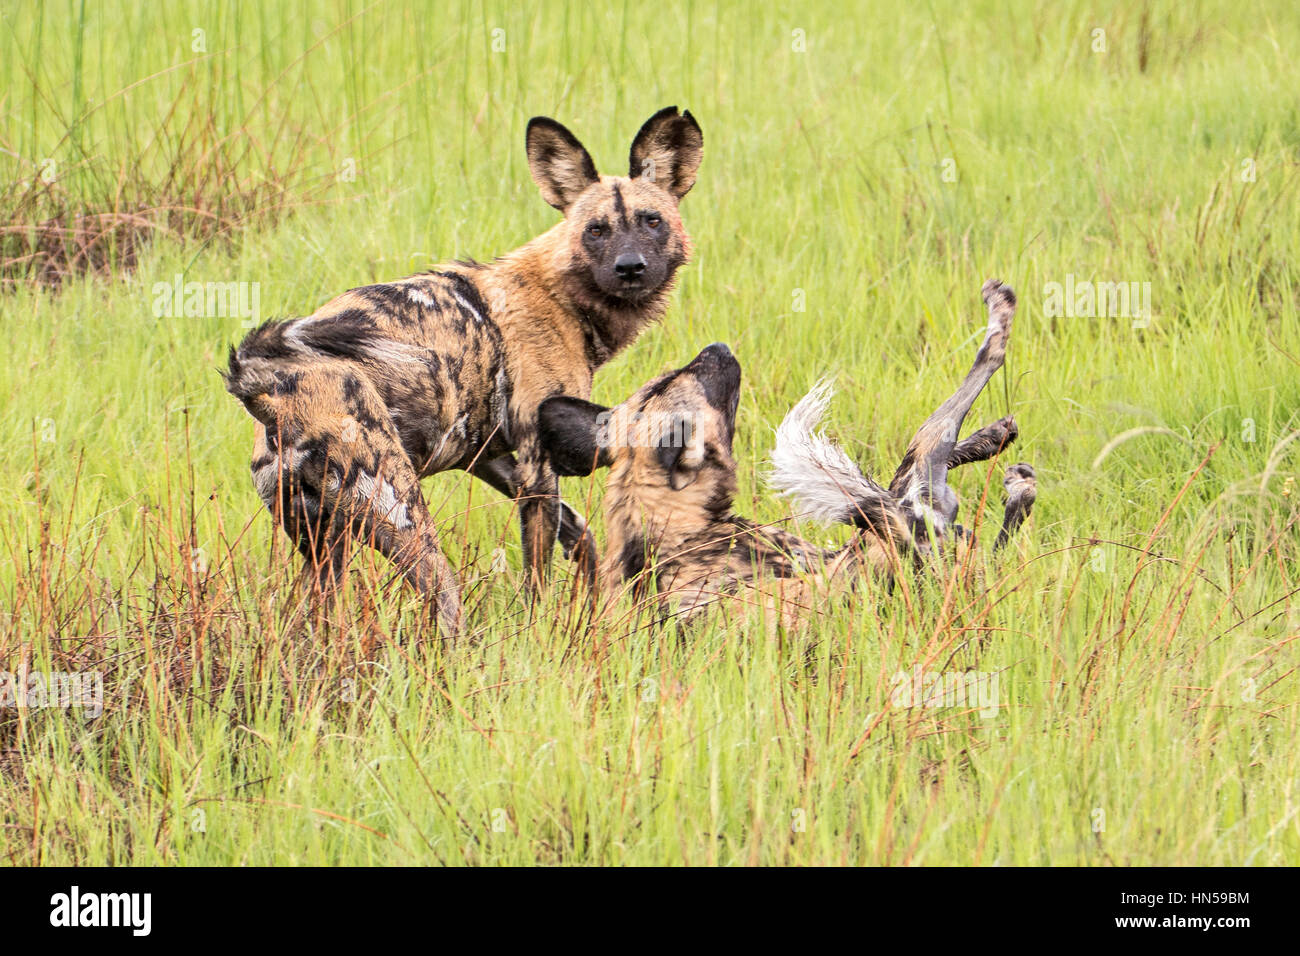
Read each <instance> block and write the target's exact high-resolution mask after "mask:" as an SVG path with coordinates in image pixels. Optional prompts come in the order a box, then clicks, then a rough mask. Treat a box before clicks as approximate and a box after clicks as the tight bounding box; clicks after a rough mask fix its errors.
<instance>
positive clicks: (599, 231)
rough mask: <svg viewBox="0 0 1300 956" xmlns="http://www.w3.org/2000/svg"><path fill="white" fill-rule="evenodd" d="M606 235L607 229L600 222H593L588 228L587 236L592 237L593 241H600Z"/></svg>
mask: <svg viewBox="0 0 1300 956" xmlns="http://www.w3.org/2000/svg"><path fill="white" fill-rule="evenodd" d="M604 234H605V227H604V226H602V225H601V224H600V223H598V222H593V223H592V224H591V225H590V226H588V227H587V235H589V236H591V238H593V239H599V238H600V237H601V236H603V235H604Z"/></svg>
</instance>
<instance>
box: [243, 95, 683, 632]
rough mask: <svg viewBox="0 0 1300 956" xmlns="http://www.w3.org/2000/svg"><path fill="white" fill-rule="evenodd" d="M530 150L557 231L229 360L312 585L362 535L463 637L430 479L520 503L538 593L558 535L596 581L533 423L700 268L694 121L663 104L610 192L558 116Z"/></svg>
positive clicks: (281, 334)
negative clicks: (454, 473)
mask: <svg viewBox="0 0 1300 956" xmlns="http://www.w3.org/2000/svg"><path fill="white" fill-rule="evenodd" d="M526 145H527V153H528V165H529V169H530V170H531V172H532V176H533V179H534V181H535V182H536V183H537V186H538V187H539V189H540V190H541V193H542V198H543V199H545V200H546V201H547V202H548V203H550V204H551V205H552V206H554V207H555V208H556V209H558V210H560V212H562V213H563V214H564V219H563V220H562V221H561V222H559V223H558V224H556V225H555V226H554V227H552V228H551V229H549V230H548V231H547V232H545V233H543V234H542V235H541V236H539V237H537V238H536V239H534V240H532V241H531V242H529V243H528V244H526V245H524V246H522V247H520V248H518V249H516V250H515V251H514V252H511V253H508V254H507V255H505V256H502V257H501V258H498V259H496V260H495V261H493V262H490V263H476V262H454V263H450V264H448V265H444V266H442V267H440V268H438V269H436V270H434V271H433V272H430V273H425V274H422V275H416V276H412V277H410V278H407V279H401V280H399V281H396V282H389V283H384V284H380V285H371V286H364V287H362V288H358V289H353V290H351V291H350V292H347V293H344V294H343V295H341V296H339V297H338V298H336V299H334V300H332V301H330V302H328V303H327V304H325V305H324V306H322V307H321V308H320V309H318V310H317V311H316V312H315V313H313V314H312V315H310V316H308V317H306V318H297V319H288V320H282V321H273V322H268V323H266V324H265V325H263V326H261V327H260V328H258V329H256V330H254V331H253V332H251V333H249V334H248V336H247V337H246V338H245V339H244V341H243V342H242V343H241V344H240V346H239V347H238V349H233V348H232V349H231V353H230V368H229V370H228V371H227V372H226V376H225V378H226V386H227V388H228V389H229V390H230V392H231V393H232V394H234V395H235V396H236V397H237V398H238V399H239V400H240V401H242V402H243V403H244V406H245V407H246V408H247V409H248V411H249V412H250V413H251V414H252V416H253V417H254V418H255V419H257V422H258V424H257V429H256V439H255V446H254V452H253V462H252V471H253V479H254V482H255V484H256V486H257V490H258V493H259V494H260V495H261V497H262V500H263V501H264V502H265V503H266V506H267V508H269V509H270V510H271V511H272V512H273V513H275V514H277V515H279V519H280V521H281V523H282V524H283V526H284V528H285V530H286V531H287V532H288V533H289V535H290V537H291V538H292V539H293V540H294V542H295V544H296V545H297V547H298V549H299V550H300V551H301V552H302V554H303V555H304V556H305V557H306V558H307V559H308V561H309V562H310V564H309V567H310V568H311V569H312V570H313V572H314V573H313V575H312V578H313V583H314V584H315V585H318V586H320V587H321V589H322V590H324V591H326V592H328V591H330V590H332V589H333V588H334V586H335V585H336V584H337V583H338V580H339V578H340V576H341V573H342V569H343V563H344V556H345V554H346V550H347V547H348V541H349V537H351V538H355V539H357V540H360V541H363V542H365V543H367V544H370V545H371V546H373V547H375V548H376V549H377V550H379V551H380V552H381V553H383V554H384V555H385V556H387V557H388V558H390V559H391V560H393V561H394V562H396V563H397V564H398V566H399V567H400V568H401V569H402V570H403V571H404V573H405V574H406V577H407V578H408V580H410V581H411V582H412V583H413V584H414V585H415V586H416V587H417V588H418V589H419V590H420V591H421V592H423V593H425V594H428V595H430V596H431V597H433V598H434V600H435V602H436V607H437V614H438V621H439V623H440V625H441V626H443V627H444V628H446V629H447V630H448V631H449V632H451V633H455V632H456V631H458V630H459V628H460V624H461V620H460V619H461V601H460V593H459V589H458V587H457V583H456V577H455V575H454V573H453V572H452V570H451V567H450V565H449V564H448V562H447V560H446V558H445V557H444V556H443V554H442V551H441V548H440V547H439V543H438V538H437V535H436V533H435V530H434V524H433V518H432V516H431V515H430V513H429V511H428V508H427V507H426V506H425V502H424V499H423V498H422V497H421V494H420V485H419V481H420V479H421V478H422V477H424V476H426V475H431V474H434V473H435V472H440V471H447V470H450V469H463V470H466V471H469V472H470V473H471V474H473V475H476V476H477V477H479V478H482V479H483V480H484V481H486V482H487V483H488V484H490V485H491V486H492V487H493V488H496V489H497V490H498V491H500V492H502V493H503V494H506V495H509V496H511V497H513V498H515V499H516V501H517V502H518V504H519V510H520V520H521V523H522V526H523V531H522V537H523V547H524V558H525V564H526V566H527V569H528V576H529V583H530V586H533V585H536V584H539V583H541V581H542V580H543V579H544V577H545V572H546V569H547V567H548V563H549V560H550V555H551V551H552V549H553V547H554V544H555V539H556V536H557V532H558V536H559V538H560V540H561V543H562V544H563V545H564V549H565V552H566V554H571V555H573V556H574V557H575V558H576V559H577V560H578V561H579V562H580V564H581V566H582V568H583V570H584V572H585V573H587V574H588V575H590V574H591V573H592V572H593V571H594V562H595V554H594V545H593V544H592V542H591V536H590V534H589V533H588V532H587V530H586V525H585V523H584V521H583V520H582V518H581V517H580V516H578V515H577V514H576V513H574V512H573V511H572V510H571V509H569V508H568V507H567V506H565V505H563V503H561V502H560V500H559V497H558V496H559V483H558V480H557V478H556V475H555V473H554V472H553V471H552V470H551V468H550V466H549V465H548V463H547V460H546V456H545V455H544V453H543V450H542V448H541V446H540V445H539V443H538V438H537V407H538V405H539V404H540V403H541V402H542V400H543V399H545V398H547V397H548V396H551V395H558V394H562V393H563V394H571V395H588V394H590V392H591V380H592V375H593V373H594V372H595V371H596V369H598V368H599V367H600V366H602V365H603V364H605V363H606V362H607V361H609V359H610V358H611V357H612V356H613V355H615V354H616V353H617V352H618V351H619V350H620V349H622V348H624V347H625V346H627V345H628V344H630V343H631V342H632V341H633V340H634V339H636V337H637V335H638V334H639V333H640V332H641V331H642V329H644V328H646V326H648V325H649V324H651V323H652V322H655V321H656V320H658V319H659V318H661V317H662V316H663V314H664V311H665V310H666V308H667V306H668V300H669V297H670V293H671V291H672V289H673V285H674V281H675V277H676V274H677V270H678V269H679V268H680V267H681V266H682V264H683V263H685V262H686V261H687V259H688V258H689V256H690V253H691V243H690V237H689V236H688V235H687V233H686V230H685V228H683V226H682V221H681V217H680V216H679V214H678V209H677V207H678V203H679V201H680V200H681V198H682V197H683V196H685V195H686V193H687V192H689V191H690V188H691V186H692V185H694V183H695V175H696V171H697V170H698V168H699V165H700V159H701V157H702V154H703V145H704V140H703V136H702V135H701V133H700V128H699V126H698V125H697V124H696V122H695V119H694V118H693V117H692V116H691V114H690V113H689V112H684V113H681V114H679V113H678V112H677V108H676V107H668V108H667V109H663V110H660V111H659V112H658V113H656V114H655V115H654V116H652V117H651V118H650V119H649V120H648V121H647V122H646V123H645V125H644V126H642V127H641V130H640V132H639V133H637V135H636V138H635V139H634V140H633V141H632V150H631V156H630V160H629V170H628V175H627V176H599V175H597V173H596V167H595V166H594V165H593V163H592V160H591V157H590V156H589V155H588V154H587V151H586V150H585V149H584V148H583V147H582V144H581V143H579V142H578V140H577V139H576V138H574V136H573V134H572V133H570V132H569V131H568V130H567V129H565V128H564V127H563V126H561V125H560V124H559V123H556V122H555V121H554V120H551V119H547V118H545V117H536V118H534V119H533V120H531V121H530V122H529V124H528V131H527V136H526ZM514 453H517V454H518V458H517V459H516V457H515V454H514Z"/></svg>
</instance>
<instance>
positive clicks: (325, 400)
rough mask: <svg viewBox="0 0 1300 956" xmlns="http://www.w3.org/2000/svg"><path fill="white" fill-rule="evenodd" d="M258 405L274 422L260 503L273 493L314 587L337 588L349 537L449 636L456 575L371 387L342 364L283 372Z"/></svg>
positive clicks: (455, 615) (456, 624)
mask: <svg viewBox="0 0 1300 956" xmlns="http://www.w3.org/2000/svg"><path fill="white" fill-rule="evenodd" d="M267 399H268V401H267V404H268V405H269V406H270V407H271V408H273V409H274V413H275V425H274V426H269V427H268V428H267V429H266V431H265V444H266V445H267V448H266V452H267V456H264V458H263V459H262V460H261V468H260V469H259V468H258V467H257V465H258V463H257V462H255V464H254V476H255V478H256V480H257V481H258V486H259V487H258V490H259V491H262V492H264V493H263V499H264V500H266V498H267V493H266V492H269V494H270V495H271V497H272V500H275V497H276V496H277V495H278V496H279V503H280V505H281V508H280V513H281V521H282V523H284V525H285V529H286V530H287V531H288V532H289V534H290V536H291V537H293V538H294V541H295V543H296V544H297V545H298V547H299V550H300V551H302V552H303V553H304V554H305V555H307V557H308V558H309V559H310V560H312V561H314V562H315V567H316V568H317V569H318V570H317V580H318V582H319V583H321V584H322V585H327V586H333V585H336V584H337V583H338V581H339V579H340V577H341V573H342V560H343V546H344V545H345V543H346V537H348V536H350V537H352V538H353V539H355V540H358V541H361V542H363V543H365V544H368V545H370V546H371V547H373V548H375V549H376V550H377V551H379V552H380V553H381V554H383V555H384V556H385V557H387V558H389V559H390V560H391V561H393V563H395V564H396V565H397V566H398V567H399V568H400V569H401V570H402V573H403V574H404V575H405V576H406V578H407V580H409V581H410V582H411V584H412V585H414V586H415V588H416V589H417V590H418V591H420V593H422V594H424V595H425V596H426V597H428V598H429V600H430V601H432V602H433V604H434V606H435V608H436V611H437V618H438V623H439V625H440V626H441V627H443V628H444V629H445V630H446V631H447V632H448V633H449V634H451V635H455V634H456V633H457V632H459V630H460V626H461V602H460V590H459V587H458V585H457V582H456V576H455V574H454V573H453V572H452V570H451V566H450V565H449V564H448V562H447V559H446V557H445V556H444V555H443V553H442V549H441V547H440V546H439V544H438V536H437V532H436V530H435V527H434V521H433V516H432V515H430V514H429V510H428V508H427V506H426V505H425V503H424V497H423V496H422V495H421V493H420V483H419V478H418V476H417V475H416V472H415V469H414V468H413V467H412V466H411V463H410V460H409V459H408V458H407V456H406V452H405V451H404V450H403V448H402V444H401V440H400V437H399V436H398V434H397V430H396V428H394V426H393V423H392V421H391V419H390V418H389V416H388V411H387V409H386V408H385V406H384V404H383V401H382V400H381V398H380V396H379V394H378V393H377V392H376V391H375V389H374V387H373V386H371V385H370V384H369V383H368V382H366V381H365V380H364V379H363V378H362V377H361V376H360V375H358V374H357V372H356V370H354V369H352V368H351V367H350V366H348V365H346V364H344V363H337V364H333V365H329V364H322V365H318V366H312V367H311V368H309V369H304V370H302V371H299V372H296V373H294V374H292V375H288V376H285V377H284V378H283V379H282V380H281V381H280V382H279V383H278V384H277V386H276V388H275V389H274V391H273V392H272V393H271V394H270V395H269V396H267ZM268 458H269V459H273V460H268ZM286 496H287V497H286Z"/></svg>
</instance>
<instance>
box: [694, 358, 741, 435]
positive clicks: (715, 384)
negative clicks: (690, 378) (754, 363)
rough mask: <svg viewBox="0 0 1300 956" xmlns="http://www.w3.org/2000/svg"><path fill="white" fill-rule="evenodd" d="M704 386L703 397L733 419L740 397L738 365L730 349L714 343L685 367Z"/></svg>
mask: <svg viewBox="0 0 1300 956" xmlns="http://www.w3.org/2000/svg"><path fill="white" fill-rule="evenodd" d="M686 367H687V368H688V369H689V370H690V371H692V372H693V373H695V377H696V378H697V379H699V381H700V384H701V385H703V386H704V395H705V397H706V398H707V399H708V400H709V404H711V405H713V407H714V408H721V409H724V410H729V415H730V416H732V417H733V418H734V416H735V414H736V402H737V400H738V399H739V396H740V363H739V362H738V361H736V356H734V355H732V354H731V349H729V348H727V347H726V346H725V345H724V344H722V343H721V342H714V343H713V344H712V345H710V346H709V347H708V348H706V349H704V350H703V351H702V352H700V354H699V355H697V356H695V359H694V360H693V361H692V362H691V364H690V365H688V366H686Z"/></svg>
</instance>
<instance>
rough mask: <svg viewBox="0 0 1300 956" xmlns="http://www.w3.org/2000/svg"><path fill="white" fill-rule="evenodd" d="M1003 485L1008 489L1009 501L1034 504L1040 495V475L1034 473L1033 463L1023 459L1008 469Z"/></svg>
mask: <svg viewBox="0 0 1300 956" xmlns="http://www.w3.org/2000/svg"><path fill="white" fill-rule="evenodd" d="M1002 487H1003V488H1004V489H1006V492H1007V500H1008V501H1021V502H1024V503H1025V504H1033V501H1034V499H1035V498H1037V497H1038V476H1037V475H1036V474H1034V468H1033V466H1032V465H1029V464H1026V463H1025V462H1023V461H1022V462H1019V463H1018V464H1015V465H1012V466H1011V467H1010V468H1008V469H1007V474H1006V477H1005V478H1003V479H1002Z"/></svg>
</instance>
